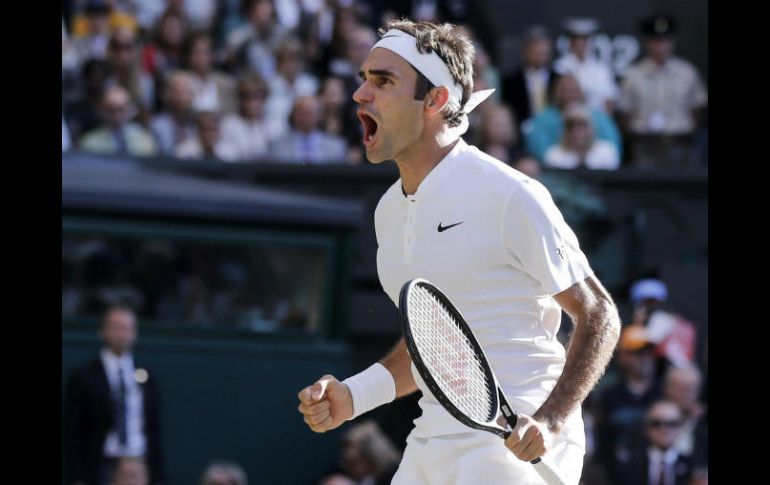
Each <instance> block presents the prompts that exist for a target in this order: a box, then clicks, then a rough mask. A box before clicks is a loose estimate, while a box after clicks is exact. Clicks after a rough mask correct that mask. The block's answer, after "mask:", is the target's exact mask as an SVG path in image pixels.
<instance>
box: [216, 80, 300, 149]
mask: <svg viewBox="0 0 770 485" xmlns="http://www.w3.org/2000/svg"><path fill="white" fill-rule="evenodd" d="M237 93H238V111H237V112H236V113H232V114H228V115H225V117H224V118H223V119H222V126H221V131H222V143H223V144H224V145H226V146H227V149H228V151H232V152H233V155H234V156H235V158H236V159H237V160H242V161H246V160H256V159H264V158H266V157H267V156H268V154H269V152H270V144H271V143H272V142H273V141H274V140H276V139H278V138H280V137H281V136H283V135H284V134H285V131H284V126H283V125H282V124H281V123H276V122H275V120H271V119H269V118H268V117H267V116H266V115H265V101H266V100H267V97H268V95H269V93H270V88H269V87H268V86H267V83H265V81H264V80H263V79H262V78H261V77H260V76H259V74H248V75H245V76H243V77H242V78H241V79H240V80H239V81H238V86H237Z"/></svg>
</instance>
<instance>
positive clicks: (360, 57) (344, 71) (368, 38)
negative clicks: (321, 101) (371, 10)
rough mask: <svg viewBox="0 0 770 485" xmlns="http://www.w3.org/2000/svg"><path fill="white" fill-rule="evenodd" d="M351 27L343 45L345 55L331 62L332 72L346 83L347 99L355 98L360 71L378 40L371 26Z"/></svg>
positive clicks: (355, 25) (359, 80)
mask: <svg viewBox="0 0 770 485" xmlns="http://www.w3.org/2000/svg"><path fill="white" fill-rule="evenodd" d="M340 18H342V17H340ZM351 28H352V30H351V31H350V32H348V33H347V36H346V37H345V39H346V40H345V42H344V45H343V47H341V49H342V52H343V55H342V56H339V57H337V58H334V59H332V60H331V62H330V63H329V70H330V71H331V74H332V75H334V76H337V77H339V78H341V79H342V80H343V82H344V83H345V92H346V95H347V99H352V98H353V93H354V92H355V91H356V89H358V86H359V85H360V84H361V78H360V77H359V76H358V72H359V70H360V68H361V65H362V64H363V63H364V60H366V56H367V55H368V54H369V51H370V50H371V49H372V47H373V46H374V44H375V42H377V34H376V33H375V31H374V30H372V29H371V28H369V27H364V26H361V25H357V24H354V25H352V26H351Z"/></svg>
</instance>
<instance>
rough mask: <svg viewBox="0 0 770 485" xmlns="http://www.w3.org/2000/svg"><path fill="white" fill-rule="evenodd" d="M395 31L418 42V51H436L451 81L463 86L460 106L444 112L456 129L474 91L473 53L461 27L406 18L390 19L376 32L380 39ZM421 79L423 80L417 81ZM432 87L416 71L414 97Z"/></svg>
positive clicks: (421, 97)
mask: <svg viewBox="0 0 770 485" xmlns="http://www.w3.org/2000/svg"><path fill="white" fill-rule="evenodd" d="M391 29H397V30H401V31H402V32H406V33H407V34H409V35H411V36H413V37H415V38H416V39H417V50H418V51H420V52H423V53H425V52H435V53H436V54H438V56H439V57H440V58H441V60H442V61H444V64H446V66H447V68H449V72H450V74H452V78H454V80H455V82H457V84H459V85H460V86H461V87H462V99H461V100H460V106H459V107H451V108H449V109H448V110H447V112H446V113H444V119H446V120H447V122H448V123H449V126H458V125H459V124H460V123H461V122H462V119H463V116H465V115H464V114H463V107H465V103H467V102H468V99H470V96H471V93H472V92H473V57H474V54H475V50H474V48H473V44H472V43H471V41H470V39H469V38H468V34H467V32H466V31H465V29H463V28H462V27H458V26H455V25H452V24H449V23H443V24H437V23H433V22H413V21H411V20H408V19H398V20H391V21H390V22H388V23H387V24H385V26H383V27H381V28H380V29H379V34H380V36H383V35H385V33H386V32H387V31H388V30H391ZM421 77H422V78H423V79H422V80H421V79H420V78H421ZM434 87H435V86H433V84H431V83H430V81H428V79H426V78H425V76H423V75H422V74H421V73H420V72H419V71H418V72H417V84H416V86H415V98H416V99H423V98H424V97H425V95H426V94H428V92H429V91H430V90H431V89H433V88H434Z"/></svg>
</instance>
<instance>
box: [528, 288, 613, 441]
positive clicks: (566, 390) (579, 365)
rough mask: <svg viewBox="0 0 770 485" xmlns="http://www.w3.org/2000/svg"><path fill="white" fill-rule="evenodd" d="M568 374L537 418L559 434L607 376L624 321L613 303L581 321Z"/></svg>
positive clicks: (566, 368) (569, 354) (595, 309)
mask: <svg viewBox="0 0 770 485" xmlns="http://www.w3.org/2000/svg"><path fill="white" fill-rule="evenodd" d="M574 323H575V327H576V328H575V331H574V332H573V335H572V338H571V339H570V343H569V347H568V349H567V358H566V362H565V364H564V370H563V371H562V374H561V377H559V379H558V381H557V382H556V386H554V388H553V390H552V391H551V394H550V396H548V399H546V401H545V402H544V403H543V405H542V406H541V407H540V409H538V410H537V412H536V413H535V414H534V416H533V417H534V418H535V419H537V420H538V421H542V422H545V423H547V424H548V427H549V428H550V429H551V431H553V432H558V431H559V430H560V429H561V427H562V425H563V424H564V421H565V420H566V419H567V416H569V415H570V414H571V413H572V412H573V411H574V410H575V409H577V408H578V407H579V406H580V404H581V403H582V402H583V400H584V399H585V398H586V397H587V396H588V393H589V392H591V389H593V387H594V386H595V385H596V383H597V382H598V380H599V378H600V377H601V376H602V374H603V373H604V370H605V369H606V367H607V364H608V363H609V361H610V359H611V358H612V353H613V350H614V349H615V345H616V344H617V341H618V337H619V335H620V317H619V316H618V313H617V309H616V308H615V306H614V304H612V303H611V302H597V303H596V304H595V305H592V307H591V309H590V311H587V312H585V313H584V314H582V315H580V316H578V317H577V321H575V322H574Z"/></svg>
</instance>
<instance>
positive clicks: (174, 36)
mask: <svg viewBox="0 0 770 485" xmlns="http://www.w3.org/2000/svg"><path fill="white" fill-rule="evenodd" d="M186 35H187V22H186V21H185V19H184V17H183V16H182V14H181V13H179V12H177V11H175V10H173V9H167V10H166V11H165V12H163V14H162V15H161V16H160V18H159V19H158V20H157V21H156V23H155V31H154V33H153V40H152V42H150V43H148V44H147V45H145V46H144V48H143V49H142V67H143V68H144V70H145V71H146V72H148V73H149V74H150V75H152V76H153V77H154V78H155V79H162V78H163V76H164V75H165V74H166V73H168V72H169V71H172V70H175V69H181V68H182V64H183V61H184V40H185V36H186Z"/></svg>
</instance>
